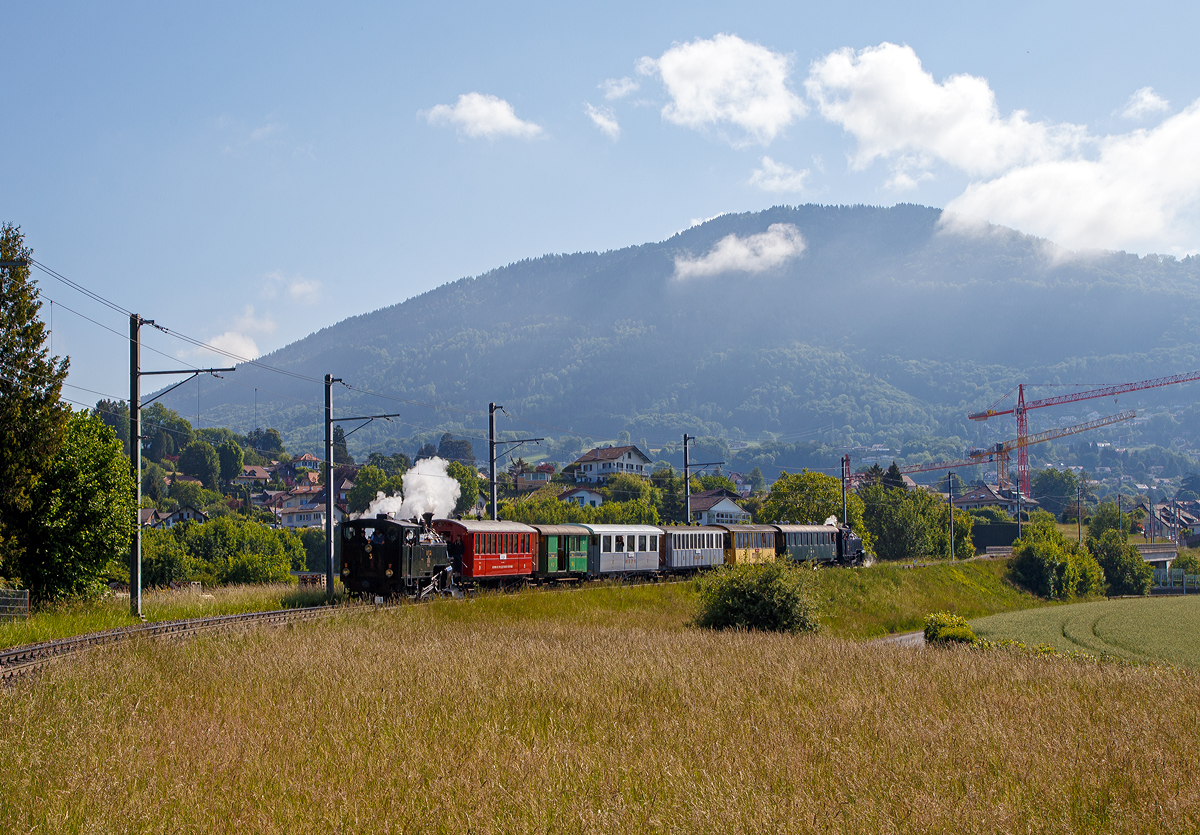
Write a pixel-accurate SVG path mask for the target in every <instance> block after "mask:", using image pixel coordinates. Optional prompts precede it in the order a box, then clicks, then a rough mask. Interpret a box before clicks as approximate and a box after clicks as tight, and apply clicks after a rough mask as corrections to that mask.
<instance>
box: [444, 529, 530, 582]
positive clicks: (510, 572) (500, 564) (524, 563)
mask: <svg viewBox="0 0 1200 835" xmlns="http://www.w3.org/2000/svg"><path fill="white" fill-rule="evenodd" d="M433 529H434V530H436V531H437V532H438V533H439V534H441V535H442V538H443V539H445V540H446V545H447V548H448V551H449V554H450V556H451V558H452V559H453V560H454V561H455V564H456V566H457V567H458V568H459V571H460V573H461V575H462V579H463V580H465V581H470V580H475V581H487V580H494V579H503V578H505V577H528V576H529V575H531V574H532V573H533V566H534V564H535V561H536V559H537V557H536V554H537V547H538V543H537V535H538V534H537V531H536V530H534V529H533V528H531V527H529V526H528V525H521V524H519V523H517V522H491V521H476V520H473V519H434V520H433Z"/></svg>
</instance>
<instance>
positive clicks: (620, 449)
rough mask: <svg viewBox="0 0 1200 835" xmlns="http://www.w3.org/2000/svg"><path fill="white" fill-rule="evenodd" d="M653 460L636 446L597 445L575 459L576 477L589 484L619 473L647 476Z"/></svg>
mask: <svg viewBox="0 0 1200 835" xmlns="http://www.w3.org/2000/svg"><path fill="white" fill-rule="evenodd" d="M651 463H652V462H651V461H650V459H649V458H647V457H646V455H645V454H644V453H643V452H642V451H641V450H640V449H638V448H637V447H635V446H608V447H596V448H595V449H591V450H588V451H587V452H585V453H584V454H583V455H582V456H580V457H579V458H578V459H576V460H575V462H574V466H575V468H576V469H575V478H576V480H577V481H583V482H586V483H589V484H603V483H604V482H606V481H608V479H609V478H611V477H612V476H614V475H616V474H617V473H628V474H629V475H637V476H642V477H646V476H648V475H650V468H651Z"/></svg>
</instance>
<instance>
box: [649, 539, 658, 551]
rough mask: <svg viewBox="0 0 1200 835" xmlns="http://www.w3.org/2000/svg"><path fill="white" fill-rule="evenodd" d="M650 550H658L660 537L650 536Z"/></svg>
mask: <svg viewBox="0 0 1200 835" xmlns="http://www.w3.org/2000/svg"><path fill="white" fill-rule="evenodd" d="M650 550H651V551H657V550H658V537H657V536H652V537H650Z"/></svg>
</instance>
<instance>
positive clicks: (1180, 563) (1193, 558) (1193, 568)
mask: <svg viewBox="0 0 1200 835" xmlns="http://www.w3.org/2000/svg"><path fill="white" fill-rule="evenodd" d="M1171 568H1172V569H1177V570H1179V571H1182V572H1183V573H1184V574H1200V556H1197V555H1196V554H1195V552H1193V551H1180V552H1179V556H1177V557H1176V558H1175V559H1173V560H1171Z"/></svg>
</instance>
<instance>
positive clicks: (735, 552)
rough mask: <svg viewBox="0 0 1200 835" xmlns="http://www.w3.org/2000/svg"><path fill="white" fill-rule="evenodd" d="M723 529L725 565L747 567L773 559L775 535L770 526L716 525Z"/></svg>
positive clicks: (773, 529) (775, 532)
mask: <svg viewBox="0 0 1200 835" xmlns="http://www.w3.org/2000/svg"><path fill="white" fill-rule="evenodd" d="M717 527H720V528H724V529H725V531H726V534H725V564H726V565H748V564H750V563H756V562H769V561H771V560H773V559H775V535H776V534H777V533H778V531H776V530H775V528H773V527H771V526H770V525H718V526H717Z"/></svg>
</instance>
